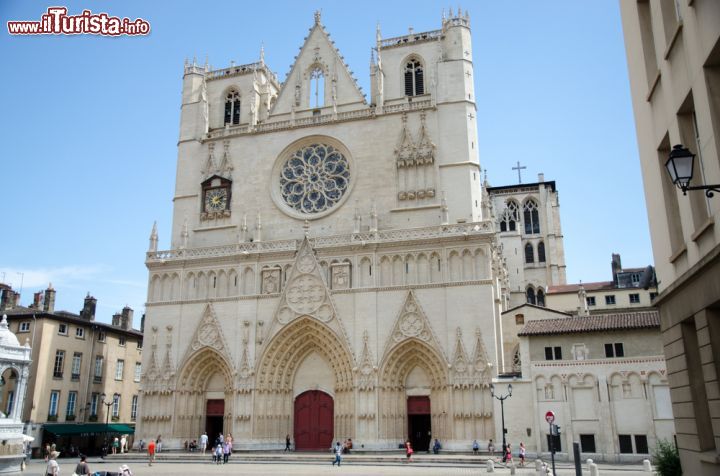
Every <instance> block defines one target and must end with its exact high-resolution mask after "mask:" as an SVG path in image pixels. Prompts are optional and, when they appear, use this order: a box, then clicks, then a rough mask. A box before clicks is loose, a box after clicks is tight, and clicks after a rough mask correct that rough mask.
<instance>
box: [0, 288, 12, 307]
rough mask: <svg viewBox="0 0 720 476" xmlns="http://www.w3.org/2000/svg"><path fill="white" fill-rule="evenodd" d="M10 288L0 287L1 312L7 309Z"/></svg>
mask: <svg viewBox="0 0 720 476" xmlns="http://www.w3.org/2000/svg"><path fill="white" fill-rule="evenodd" d="M10 292H11V289H10V288H3V289H0V312H2V311H4V310H5V309H7V302H8V296H9V295H10Z"/></svg>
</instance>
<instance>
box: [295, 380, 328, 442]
mask: <svg viewBox="0 0 720 476" xmlns="http://www.w3.org/2000/svg"><path fill="white" fill-rule="evenodd" d="M333 412H334V406H333V399H332V397H331V396H330V395H328V394H327V393H325V392H321V391H319V390H309V391H307V392H304V393H301V394H300V395H298V396H297V398H296V399H295V425H294V426H295V449H296V450H325V449H328V448H330V447H331V446H332V437H333Z"/></svg>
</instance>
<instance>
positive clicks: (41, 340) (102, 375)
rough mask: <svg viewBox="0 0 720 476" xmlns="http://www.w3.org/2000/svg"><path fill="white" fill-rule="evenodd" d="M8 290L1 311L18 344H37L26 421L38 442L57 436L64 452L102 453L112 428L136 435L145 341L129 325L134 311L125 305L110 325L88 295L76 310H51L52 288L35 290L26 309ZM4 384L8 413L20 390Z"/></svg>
mask: <svg viewBox="0 0 720 476" xmlns="http://www.w3.org/2000/svg"><path fill="white" fill-rule="evenodd" d="M5 292H6V293H7V295H8V296H9V295H10V294H12V295H13V299H12V300H7V299H4V300H3V302H2V305H1V306H0V307H2V308H3V309H2V310H1V311H0V312H1V313H3V314H5V315H7V319H8V325H9V329H10V330H11V331H12V332H14V333H15V335H17V337H18V339H19V340H20V341H21V343H25V342H27V343H28V344H29V345H30V346H31V347H32V365H31V367H30V377H29V381H28V385H27V399H26V405H25V408H24V409H22V421H23V422H25V424H26V432H27V433H28V434H31V435H33V436H35V438H36V439H35V441H34V442H33V447H34V448H35V449H36V450H37V449H39V448H41V447H42V444H43V443H44V442H54V443H56V444H57V445H58V448H62V449H63V451H64V454H65V455H69V453H70V446H73V447H74V448H76V449H77V450H83V451H85V452H89V453H92V452H93V451H99V449H100V446H101V445H102V444H103V441H104V437H105V433H106V431H107V430H110V431H111V432H112V433H115V434H118V433H132V432H133V431H134V430H133V428H134V424H135V421H136V418H137V411H138V395H139V382H140V375H141V372H142V367H141V365H142V364H141V362H142V344H143V335H142V332H141V331H138V330H135V329H133V328H132V320H133V311H132V309H130V308H128V307H125V308H124V309H123V310H122V312H121V313H118V314H116V315H114V316H113V317H112V323H111V324H105V323H102V322H98V321H96V320H95V307H96V300H95V298H93V297H91V296H89V295H88V297H87V298H85V302H84V305H83V309H82V310H81V311H80V313H79V314H74V313H70V312H66V311H56V310H55V309H54V306H55V290H54V289H53V288H52V286H49V287H48V289H46V290H45V291H44V292H40V293H36V294H35V298H34V302H33V304H32V305H30V306H27V307H25V306H21V305H19V302H18V301H19V296H18V295H17V293H14V292H13V291H12V290H11V289H9V288H8V289H7V290H5ZM6 383H7V384H6V385H4V386H3V387H2V388H1V390H0V405H2V408H0V410H2V411H3V412H6V413H9V412H11V411H12V410H13V405H14V403H13V402H14V401H15V399H16V398H17V396H16V395H15V391H16V389H15V382H14V380H13V379H6ZM103 395H104V400H103ZM103 403H105V405H104V404H103ZM108 404H109V405H108ZM20 410H21V409H16V411H20ZM106 424H107V426H106ZM88 435H90V436H88Z"/></svg>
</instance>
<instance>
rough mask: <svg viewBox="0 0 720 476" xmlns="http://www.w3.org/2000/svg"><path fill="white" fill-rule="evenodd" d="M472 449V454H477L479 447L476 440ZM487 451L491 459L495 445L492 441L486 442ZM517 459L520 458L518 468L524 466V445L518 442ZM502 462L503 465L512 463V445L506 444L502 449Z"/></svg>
mask: <svg viewBox="0 0 720 476" xmlns="http://www.w3.org/2000/svg"><path fill="white" fill-rule="evenodd" d="M472 448H473V453H475V454H477V452H478V450H479V449H480V445H479V444H478V442H477V440H474V441H473V445H472ZM487 450H488V453H489V454H490V457H491V458H492V457H494V456H495V444H494V443H493V440H490V441H489V442H488V446H487ZM518 458H520V466H525V443H523V442H522V441H521V442H520V449H519V450H518ZM502 462H503V463H505V464H510V463H512V462H513V454H512V445H510V443H507V444H506V445H505V447H504V448H503V449H502Z"/></svg>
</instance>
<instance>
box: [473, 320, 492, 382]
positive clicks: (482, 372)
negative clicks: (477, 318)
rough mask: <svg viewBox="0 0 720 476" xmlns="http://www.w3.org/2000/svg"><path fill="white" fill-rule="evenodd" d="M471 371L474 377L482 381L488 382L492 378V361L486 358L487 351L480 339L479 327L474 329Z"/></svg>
mask: <svg viewBox="0 0 720 476" xmlns="http://www.w3.org/2000/svg"><path fill="white" fill-rule="evenodd" d="M473 372H474V373H475V378H476V379H478V380H480V381H482V382H483V383H488V384H489V383H490V379H491V378H492V362H490V360H489V358H488V352H487V349H486V348H485V343H484V342H483V339H482V331H481V330H480V328H478V329H476V330H475V351H474V353H473Z"/></svg>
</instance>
